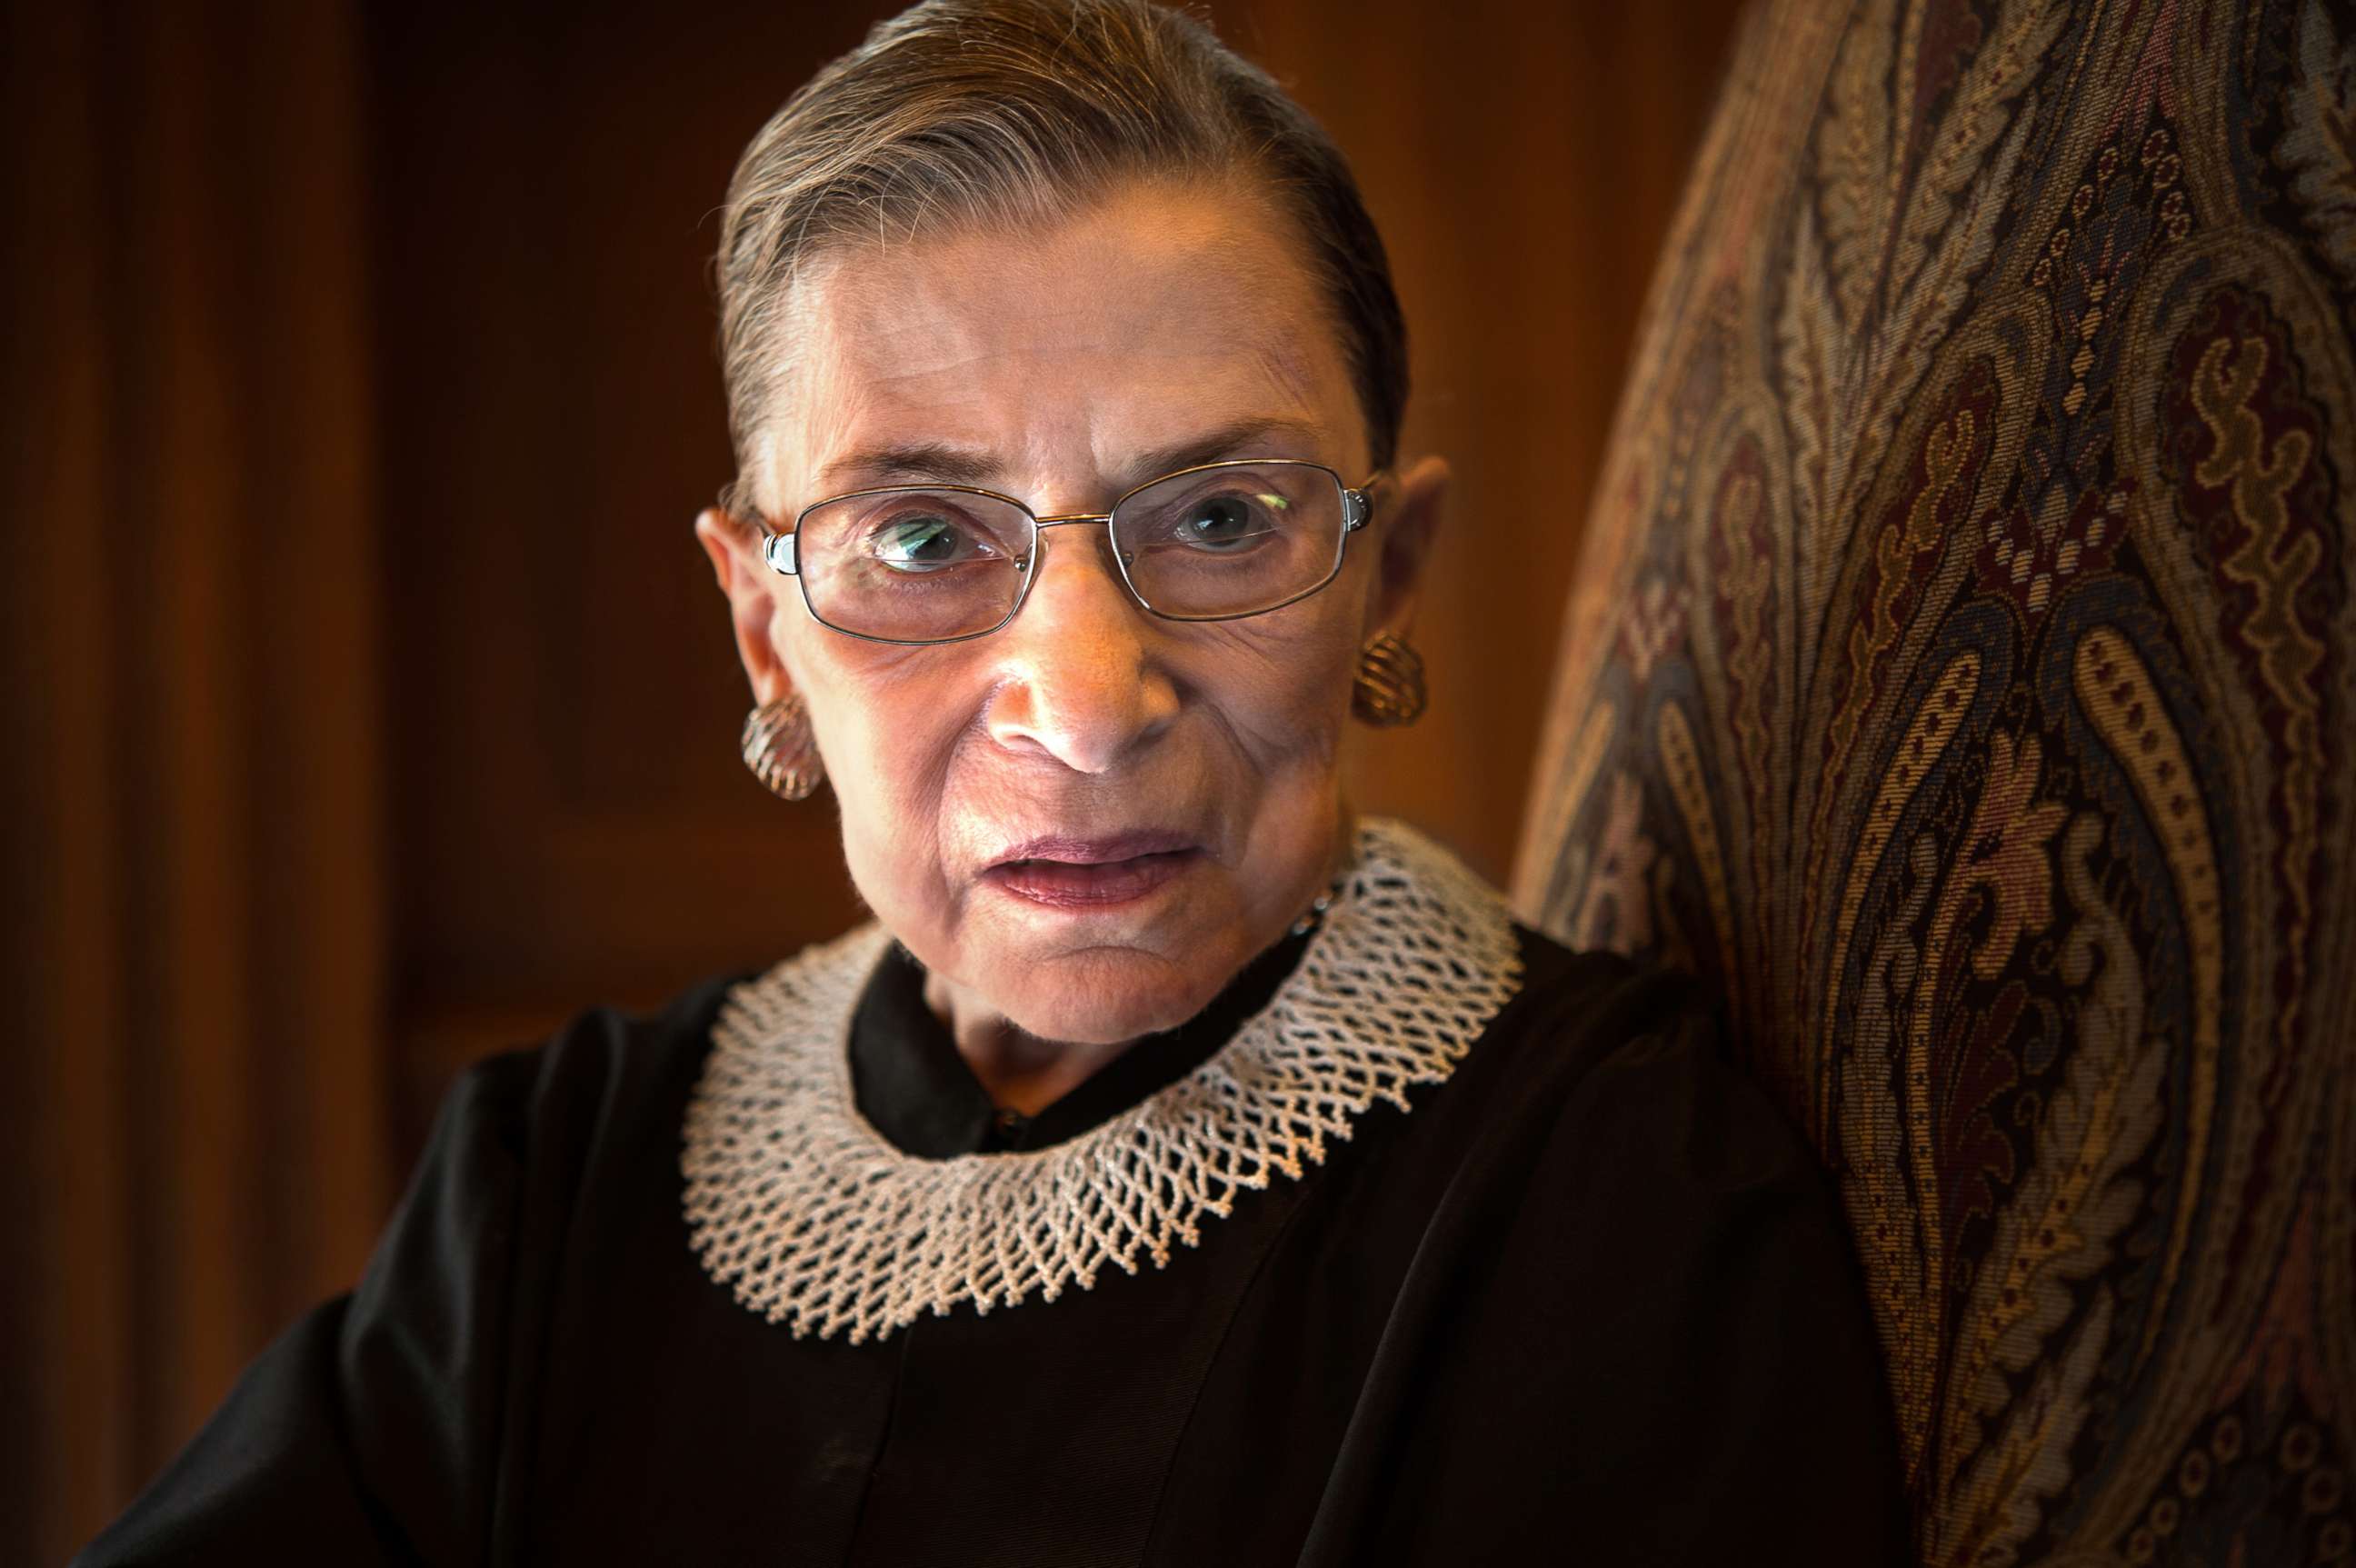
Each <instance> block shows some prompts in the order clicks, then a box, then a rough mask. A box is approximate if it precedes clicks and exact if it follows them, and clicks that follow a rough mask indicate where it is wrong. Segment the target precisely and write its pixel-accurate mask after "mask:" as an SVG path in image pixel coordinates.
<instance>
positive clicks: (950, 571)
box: [761, 457, 1381, 643]
mask: <svg viewBox="0 0 2356 1568" xmlns="http://www.w3.org/2000/svg"><path fill="white" fill-rule="evenodd" d="M1380 478H1381V476H1380V475H1379V474H1376V475H1375V476H1373V477H1371V478H1368V479H1367V480H1366V481H1365V484H1363V485H1360V486H1358V487H1356V488H1355V489H1353V488H1351V487H1349V486H1346V485H1344V483H1343V482H1342V476H1341V475H1339V474H1337V473H1335V472H1334V471H1333V469H1331V468H1329V467H1325V466H1324V465H1323V464H1322V463H1310V462H1303V461H1300V460H1297V459H1293V458H1289V457H1269V458H1241V459H1237V460H1235V461H1232V462H1224V463H1203V464H1198V465H1196V466H1195V467H1191V468H1181V469H1179V470H1178V471H1177V472H1176V473H1174V474H1164V475H1162V477H1161V478H1158V479H1149V480H1147V481H1146V482H1145V483H1144V484H1141V485H1139V486H1138V487H1136V488H1135V489H1131V490H1130V491H1128V492H1127V493H1126V494H1124V495H1122V496H1121V497H1120V498H1119V499H1117V500H1115V501H1114V502H1113V504H1112V510H1110V511H1106V512H1086V513H1073V514H1069V515H1065V516H1057V517H1041V516H1039V515H1038V514H1037V513H1035V512H1033V510H1031V509H1030V508H1029V507H1028V506H1025V505H1024V504H1023V502H1021V501H1019V500H1017V499H1014V498H1013V497H1012V496H1006V495H1001V494H999V493H998V492H997V491H995V490H984V489H973V488H970V487H969V486H964V485H895V486H891V487H887V488H884V489H871V490H854V491H852V492H851V494H849V495H841V496H834V497H830V499H826V500H822V501H818V502H816V503H814V504H812V505H810V506H808V507H805V508H804V509H803V510H801V512H800V513H799V514H798V516H797V517H796V518H795V520H794V527H793V531H792V532H786V533H779V532H770V533H768V534H766V537H765V538H764V540H763V542H762V546H761V551H762V557H763V559H765V560H766V561H767V562H768V564H769V565H770V567H771V568H772V569H773V570H776V571H777V572H781V573H784V574H786V575H789V576H793V577H796V578H798V579H799V581H800V583H801V589H802V602H803V604H805V605H806V606H808V607H809V612H810V615H811V616H812V618H815V619H816V620H817V621H818V622H819V624H820V625H822V626H827V627H830V628H833V629H834V630H836V631H839V632H842V633H844V634H845V635H847V636H851V637H858V638H864V639H868V640H869V641H872V642H900V643H926V642H962V641H964V640H965V639H968V638H975V637H986V636H988V635H989V634H990V633H991V632H993V631H996V630H998V629H999V628H1001V627H1002V626H1004V625H1005V624H1006V623H1007V622H1009V621H1011V620H1012V619H1013V618H1014V616H1015V612H1016V611H1018V610H1020V609H1021V608H1022V607H1023V600H1024V599H1025V598H1026V597H1028V596H1029V595H1030V592H1031V585H1032V584H1033V583H1034V582H1036V581H1037V580H1038V576H1039V562H1040V559H1041V555H1042V549H1041V543H1040V539H1039V535H1040V532H1041V531H1043V530H1044V529H1049V528H1061V527H1064V526H1066V525H1067V524H1071V523H1082V522H1093V523H1102V524H1104V525H1105V528H1106V532H1107V537H1108V540H1109V542H1110V543H1111V547H1112V558H1113V562H1114V564H1115V565H1116V566H1117V567H1118V568H1119V573H1120V580H1121V584H1122V585H1123V586H1124V587H1126V588H1127V589H1128V590H1129V595H1130V597H1131V598H1133V599H1135V600H1136V601H1137V603H1138V605H1139V607H1141V608H1142V609H1144V610H1145V611H1146V612H1147V613H1149V614H1151V615H1155V616H1159V617H1161V618H1163V619H1165V620H1179V621H1217V620H1240V619H1242V618H1244V617H1246V616H1256V615H1265V614H1267V613H1268V612H1269V611H1270V610H1276V609H1282V608H1283V607H1285V606H1287V605H1289V604H1292V603H1294V602H1295V601H1297V600H1300V599H1304V598H1307V597H1308V596H1310V595H1312V594H1313V593H1315V592H1317V590H1318V589H1320V588H1322V587H1323V586H1325V585H1326V584H1328V583H1330V582H1332V581H1333V578H1334V576H1335V575H1337V574H1339V573H1340V571H1341V569H1342V553H1343V550H1344V545H1345V544H1346V543H1347V542H1348V540H1349V537H1350V535H1351V534H1353V533H1355V532H1357V531H1358V530H1359V529H1362V528H1364V527H1365V526H1366V524H1367V523H1369V522H1370V521H1373V520H1374V500H1373V497H1372V493H1371V492H1372V490H1373V489H1374V486H1375V485H1376V482H1377V481H1378V480H1379V479H1380Z"/></svg>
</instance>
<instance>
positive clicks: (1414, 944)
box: [680, 819, 1521, 1345]
mask: <svg viewBox="0 0 2356 1568" xmlns="http://www.w3.org/2000/svg"><path fill="white" fill-rule="evenodd" d="M1357 848H1358V855H1357V863H1356V865H1355V868H1354V869H1353V870H1352V871H1351V873H1350V875H1349V876H1348V877H1347V879H1346V880H1345V881H1344V885H1343V887H1342V890H1341V892H1340V894H1339V895H1338V896H1337V897H1335V899H1334V900H1333V906H1332V908H1330V909H1329V910H1328V911H1327V913H1326V915H1325V918H1324V924H1323V926H1322V927H1321V928H1320V929H1318V931H1317V932H1316V933H1315V935H1313V936H1312V938H1311V939H1310V941H1309V946H1308V950H1306V951H1305V952H1304V953H1303V954H1302V955H1301V962H1300V964H1299V966H1298V967H1297V968H1296V969H1295V970H1294V971H1293V972H1292V974H1291V976H1290V978H1288V979H1287V980H1286V981H1285V982H1284V983H1283V984H1282V985H1281V986H1280V987H1279V988H1278V990H1277V993H1276V994H1275V996H1274V997H1273V998H1272V999H1271V1000H1270V1001H1269V1004H1268V1005H1267V1006H1266V1007H1264V1008H1263V1009H1261V1010H1260V1011H1259V1012H1258V1013H1257V1014H1255V1015H1253V1016H1252V1017H1250V1018H1249V1019H1248V1020H1246V1021H1245V1023H1244V1025H1243V1026H1242V1027H1241V1028H1239V1029H1238V1030H1237V1032H1236V1035H1235V1036H1234V1037H1233V1038H1232V1039H1230V1040H1229V1041H1227V1043H1226V1045H1224V1046H1222V1047H1220V1048H1219V1050H1218V1051H1217V1052H1216V1053H1215V1054H1214V1055H1213V1056H1212V1057H1211V1058H1209V1059H1208V1060H1206V1061H1205V1062H1204V1063H1203V1064H1202V1065H1201V1066H1199V1067H1197V1068H1196V1069H1194V1071H1192V1072H1190V1073H1188V1074H1187V1075H1186V1076H1185V1077H1183V1078H1182V1079H1178V1080H1177V1081H1176V1082H1174V1083H1172V1084H1170V1085H1168V1086H1166V1087H1165V1088H1163V1089H1162V1090H1159V1091H1158V1092H1156V1093H1154V1094H1152V1095H1151V1096H1148V1097H1147V1098H1146V1099H1144V1100H1142V1101H1139V1102H1138V1103H1137V1104H1136V1105H1134V1106H1132V1107H1130V1109H1129V1110H1127V1111H1125V1112H1121V1113H1120V1114H1119V1115H1117V1116H1114V1117H1112V1118H1111V1119H1110V1120H1108V1121H1106V1122H1101V1123H1099V1124H1098V1125H1097V1126H1095V1127H1093V1128H1091V1129H1089V1130H1088V1131H1087V1132H1086V1133H1081V1134H1079V1135H1078V1136H1076V1137H1075V1138H1072V1139H1069V1140H1067V1141H1066V1142H1064V1143H1061V1144H1055V1145H1052V1146H1051V1147H1048V1148H1044V1149H1040V1150H1036V1151H1031V1152H1025V1153H1019V1154H979V1155H958V1156H956V1157H954V1158H950V1159H946V1160H927V1159H921V1158H918V1157H917V1156H916V1155H908V1154H905V1153H903V1152H902V1151H900V1150H899V1149H897V1148H894V1146H893V1145H892V1144H890V1143H888V1142H887V1141H886V1140H885V1139H884V1138H883V1135H882V1134H880V1133H877V1132H876V1131H875V1129H874V1128H873V1127H872V1126H870V1125H869V1124H868V1123H867V1122H866V1121H865V1120H864V1119H863V1118H862V1116H861V1115H860V1113H859V1111H858V1109H857V1106H856V1104H855V1103H854V1101H853V1096H852V1090H851V1068H850V1058H849V1052H848V1048H847V1045H848V1033H849V1028H850V1023H851V1014H852V1012H853V1009H854V1008H855V1007H856V1006H857V1004H858V1000H859V995H860V993H861V991H862V988H863V986H864V984H865V983H866V980H867V978H868V975H869V974H870V973H871V972H872V971H873V968H874V966H875V964H876V961H878V959H879V958H880V957H881V956H882V954H883V949H884V947H885V945H886V944H887V943H888V942H889V941H890V940H891V939H890V936H889V935H888V934H887V933H886V932H885V931H884V930H883V929H882V928H881V927H879V926H875V925H873V924H871V925H868V926H864V927H862V928H861V929H857V930H854V931H852V932H851V933H850V934H848V935H846V936H843V937H841V938H838V939H837V940H834V941H831V942H826V943H822V944H819V945H818V946H815V947H811V948H809V949H806V950H803V951H802V952H800V953H798V954H797V955H795V956H794V957H793V958H790V959H788V960H787V961H785V962H783V963H781V964H779V965H777V966H776V968H775V969H772V970H770V971H769V972H767V973H766V974H764V975H761V976H759V977H757V978H755V979H754V980H750V981H747V982H745V983H743V984H741V985H738V986H736V987H735V988H734V989H733V990H732V991H731V992H730V993H729V995H728V999H727V1001H726V1003H725V1004H723V1007H722V1009H721V1012H720V1016H719V1019H718V1021H717V1023H716V1024H715V1025H714V1026H713V1029H712V1051H711V1054H710V1056H709V1057H708V1058H707V1059H706V1061H705V1063H704V1067H703V1071H702V1075H701V1078H700V1079H699V1080H698V1081H697V1084H696V1087H695V1090H694V1093H693V1095H692V1096H691V1099H690V1101H689V1103H688V1111H687V1118H686V1122H685V1126H684V1147H683V1151H682V1155H681V1158H680V1169H681V1171H682V1173H683V1175H684V1176H685V1178H686V1179H685V1196H684V1206H685V1210H686V1218H687V1224H688V1229H689V1232H690V1236H691V1241H692V1244H693V1246H694V1249H695V1251H696V1253H697V1255H698V1256H699V1258H700V1259H701V1262H702V1264H703V1268H704V1271H705V1272H706V1273H709V1274H710V1275H711V1276H712V1279H714V1280H715V1281H717V1282H719V1283H723V1284H725V1285H727V1286H728V1287H729V1288H730V1289H731V1290H732V1291H733V1292H734V1294H735V1297H736V1299H737V1300H738V1301H739V1302H740V1303H742V1304H743V1305H744V1306H745V1307H746V1308H748V1309H750V1310H751V1311H754V1312H757V1313H759V1314H761V1315H762V1316H765V1317H766V1318H767V1319H769V1321H771V1322H772V1323H782V1324H784V1325H786V1326H787V1327H788V1328H790V1329H791V1330H792V1332H793V1334H794V1336H795V1337H797V1338H799V1337H802V1336H804V1335H807V1334H815V1335H817V1336H819V1337H821V1338H827V1337H833V1336H835V1335H838V1334H839V1335H842V1336H845V1337H848V1338H849V1339H850V1341H851V1343H852V1344H854V1345H855V1344H858V1343H861V1342H862V1341H863V1340H865V1339H868V1338H870V1337H882V1336H883V1335H887V1334H889V1333H891V1332H892V1331H893V1330H894V1329H896V1328H900V1327H903V1326H905V1325H907V1324H909V1323H911V1322H913V1321H914V1320H915V1319H916V1316H917V1315H918V1314H920V1313H923V1312H926V1311H929V1312H932V1313H934V1314H936V1315H943V1314H947V1313H948V1311H949V1310H950V1309H951V1308H952V1307H954V1306H956V1305H958V1303H960V1302H970V1303H972V1304H973V1306H974V1308H975V1310H977V1311H980V1312H988V1311H989V1310H990V1309H991V1307H993V1306H1012V1305H1017V1304H1019V1303H1021V1302H1023V1301H1024V1300H1025V1299H1027V1298H1028V1297H1029V1296H1030V1295H1032V1294H1033V1293H1034V1292H1035V1293H1036V1294H1038V1295H1040V1296H1041V1297H1042V1298H1043V1299H1044V1300H1047V1301H1053V1300H1055V1298H1056V1297H1057V1296H1058V1295H1060V1294H1063V1292H1064V1290H1065V1288H1066V1286H1069V1285H1074V1284H1076V1285H1078V1286H1079V1287H1080V1288H1081V1289H1083V1290H1086V1289H1088V1288H1090V1287H1091V1286H1093V1285H1094V1284H1095V1283H1096V1279H1097V1275H1098V1272H1099V1271H1100V1270H1101V1269H1102V1268H1103V1267H1104V1266H1105V1265H1106V1264H1107V1263H1111V1264H1114V1265H1116V1266H1117V1267H1119V1268H1120V1269H1121V1270H1123V1271H1124V1272H1126V1273H1136V1272H1137V1267H1138V1262H1139V1260H1140V1258H1141V1257H1144V1258H1150V1259H1151V1260H1152V1262H1153V1264H1154V1266H1155V1267H1157V1268H1160V1267H1162V1266H1163V1265H1165V1264H1167V1263H1168V1262H1169V1261H1170V1255H1171V1249H1172V1247H1173V1243H1178V1242H1183V1243H1184V1244H1185V1245H1187V1246H1190V1247H1191V1246H1194V1245H1197V1244H1198V1243H1199V1242H1200V1240H1201V1239H1202V1223H1203V1221H1204V1220H1205V1219H1206V1218H1210V1217H1215V1216H1221V1215H1225V1214H1226V1213H1228V1212H1229V1210H1230V1208H1232V1206H1233V1203H1234V1200H1235V1197H1236V1194H1237V1192H1238V1191H1240V1190H1242V1189H1244V1188H1248V1187H1254V1188H1256V1187H1267V1186H1268V1185H1269V1183H1270V1182H1271V1181H1273V1180H1274V1179H1275V1178H1277V1177H1278V1176H1284V1177H1288V1178H1291V1179H1296V1180H1297V1179H1299V1178H1300V1177H1301V1175H1302V1174H1303V1173H1304V1172H1305V1171H1306V1170H1307V1168H1308V1167H1309V1166H1310V1165H1317V1164H1320V1163H1322V1162H1323V1160H1324V1157H1325V1148H1326V1140H1327V1139H1328V1138H1329V1137H1330V1138H1335V1139H1346V1138H1348V1137H1349V1135H1350V1130H1351V1126H1352V1123H1353V1122H1355V1119H1356V1118H1357V1117H1359V1116H1361V1115H1363V1114H1365V1112H1366V1111H1367V1110H1368V1109H1369V1108H1371V1107H1372V1106H1373V1105H1374V1104H1375V1102H1376V1101H1387V1102H1388V1103H1390V1104H1392V1105H1395V1106H1397V1107H1398V1108H1399V1109H1400V1110H1401V1111H1407V1110H1409V1109H1411V1107H1410V1105H1409V1102H1408V1097H1407V1090H1408V1089H1409V1088H1411V1087H1413V1086H1414V1085H1417V1084H1428V1083H1438V1082H1440V1081H1441V1080H1442V1079H1446V1078H1447V1077H1448V1075H1449V1073H1450V1072H1451V1071H1452V1070H1453V1069H1454V1068H1455V1066H1456V1064H1457V1062H1459V1061H1460V1060H1462V1058H1463V1056H1464V1053H1465V1052H1466V1051H1467V1050H1469V1049H1470V1048H1471V1047H1472V1042H1473V1040H1474V1039H1476V1038H1477V1037H1479V1036H1480V1034H1481V1032H1482V1030H1483V1029H1484V1028H1486V1027H1487V1026H1488V1024H1489V1021H1490V1020H1491V1019H1493V1018H1494V1017H1495V1016H1496V1015H1497V1014H1498V1012H1499V1011H1500V1010H1501V1009H1503V1008H1504V1006H1505V1004H1506V1003H1507V1002H1508V1001H1510V1000H1511V999H1512V997H1513V995H1514V993H1515V991H1516V990H1518V989H1519V987H1520V983H1521V958H1520V947H1519V943H1518V941H1517V940H1516V939H1515V935H1514V929H1513V924H1512V921H1511V919H1510V918H1509V917H1508V915H1507V913H1506V910H1505V904H1504V902H1503V900H1502V899H1501V898H1500V897H1498V895H1497V894H1496V892H1495V891H1494V889H1492V888H1490V887H1489V886H1487V885H1486V884H1485V883H1483V882H1482V881H1481V879H1480V878H1479V877H1477V876H1475V875H1473V874H1472V872H1471V871H1469V870H1467V869H1466V868H1465V867H1464V865H1462V863H1461V862H1459V861H1458V860H1457V859H1456V858H1455V857H1454V856H1453V855H1451V854H1449V853H1448V852H1447V851H1446V850H1443V849H1441V848H1440V847H1439V846H1438V845H1437V844H1434V843H1431V842H1430V840H1429V839H1426V838H1424V837H1423V836H1422V835H1421V834H1419V833H1417V832H1414V831H1413V830H1412V829H1409V828H1408V827H1406V826H1404V825H1402V824H1400V823H1397V822H1386V821H1381V820H1378V819H1367V820H1365V821H1363V822H1361V823H1360V826H1359V830H1358V842H1357Z"/></svg>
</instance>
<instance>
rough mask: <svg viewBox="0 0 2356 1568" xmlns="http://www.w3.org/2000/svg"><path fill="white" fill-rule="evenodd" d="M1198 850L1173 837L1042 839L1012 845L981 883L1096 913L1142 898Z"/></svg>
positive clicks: (1054, 906)
mask: <svg viewBox="0 0 2356 1568" xmlns="http://www.w3.org/2000/svg"><path fill="white" fill-rule="evenodd" d="M1202 857H1203V851H1202V848H1201V846H1199V845H1197V844H1195V843H1193V842H1192V841H1191V840H1188V839H1185V838H1183V837H1182V836H1181V835H1179V834H1176V833H1165V832H1135V833H1121V834H1119V835H1116V836H1114V837H1111V838H1102V839H1074V838H1043V839H1033V840H1032V841H1030V842H1029V843H1022V844H1017V845H1015V846H1013V851H1012V854H1008V855H1006V856H1005V857H1004V858H1003V859H1001V860H1000V861H999V862H998V863H997V864H996V865H992V866H991V868H990V869H989V870H987V871H985V872H983V873H982V874H981V879H982V881H983V882H985V883H986V884H988V885H989V886H992V887H995V888H997V889H998V890H1000V891H1001V892H1003V893H1007V894H1010V895H1012V897H1017V898H1020V899H1023V901H1025V902H1026V903H1031V904H1035V905H1039V906H1041V907H1043V908H1051V909H1079V908H1087V909H1100V908H1108V907H1109V906H1113V905H1119V904H1127V903H1130V902H1132V901H1134V900H1137V899H1141V898H1143V897H1147V896H1148V895H1149V894H1151V893H1154V892H1156V891H1158V890H1160V889H1161V888H1162V887H1164V886H1168V885H1169V884H1170V883H1171V882H1172V881H1173V880H1175V879H1176V878H1177V877H1179V876H1181V875H1184V874H1185V873H1186V871H1187V870H1188V869H1189V868H1191V867H1192V866H1193V865H1194V864H1195V862H1197V861H1199V860H1201V859H1202Z"/></svg>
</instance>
